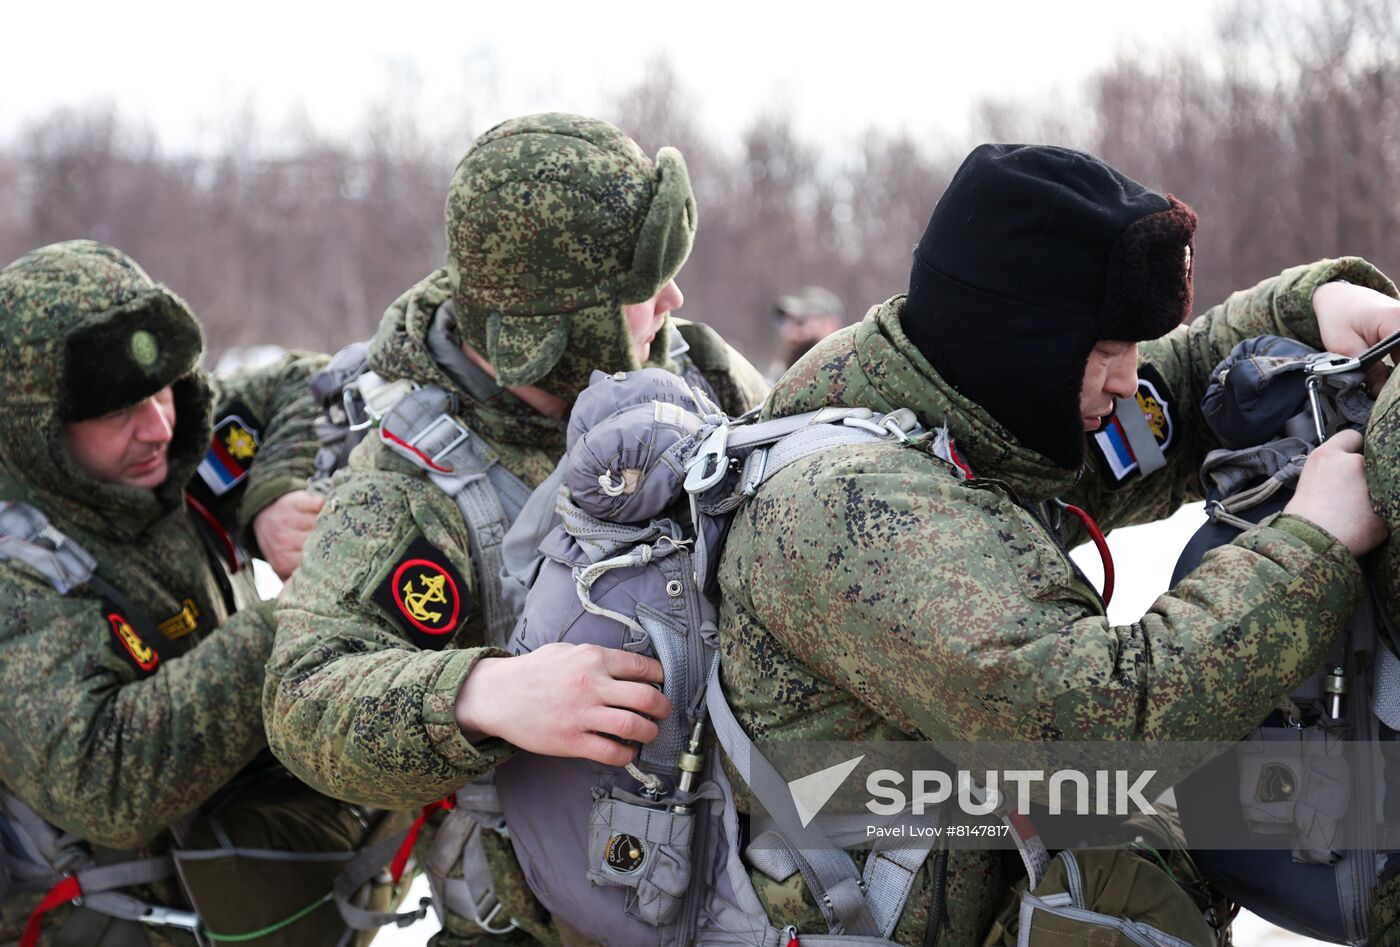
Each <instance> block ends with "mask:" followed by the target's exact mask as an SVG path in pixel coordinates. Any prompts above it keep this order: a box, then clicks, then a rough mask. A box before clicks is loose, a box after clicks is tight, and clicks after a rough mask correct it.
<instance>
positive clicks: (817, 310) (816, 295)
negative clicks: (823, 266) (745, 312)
mask: <svg viewBox="0 0 1400 947" xmlns="http://www.w3.org/2000/svg"><path fill="white" fill-rule="evenodd" d="M845 319H846V308H845V307H844V306H842V305H841V299H840V298H839V297H838V296H837V295H836V294H835V293H833V292H832V291H831V290H829V289H823V288H822V287H820V286H804V287H802V289H800V290H798V291H797V292H795V293H788V294H787V295H785V296H779V297H778V300H777V302H775V303H774V304H773V320H774V321H775V322H776V323H777V326H778V342H779V349H778V355H777V357H775V358H774V359H773V361H772V362H770V363H769V365H768V381H769V383H770V384H776V383H777V381H778V379H779V378H781V377H782V376H783V372H785V371H787V370H788V369H789V368H791V367H792V365H793V363H794V362H796V361H797V360H798V359H799V358H801V357H802V356H803V355H805V354H807V350H808V349H810V348H811V347H812V346H814V345H816V344H817V343H818V342H820V341H821V340H822V339H824V338H826V337H827V336H829V335H831V333H833V332H835V331H836V330H837V329H839V328H841V324H842V323H843V322H844V321H845Z"/></svg>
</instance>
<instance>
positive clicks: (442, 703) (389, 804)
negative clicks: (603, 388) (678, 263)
mask: <svg viewBox="0 0 1400 947" xmlns="http://www.w3.org/2000/svg"><path fill="white" fill-rule="evenodd" d="M440 309H443V310H444V311H446V312H452V311H453V302H452V288H451V284H450V282H449V280H448V278H447V275H446V273H445V271H442V270H439V271H438V272H436V273H435V274H433V275H432V276H430V277H429V278H428V279H426V280H424V281H423V282H421V283H419V284H418V285H417V286H415V287H413V288H412V289H411V290H409V291H408V292H407V293H406V294H405V295H404V296H403V297H401V298H400V299H399V300H398V301H397V302H395V303H394V305H393V306H391V307H390V309H389V311H388V312H387V313H385V316H384V321H383V323H382V324H381V325H380V328H379V332H378V334H377V335H376V336H375V338H374V341H373V343H372V344H371V347H370V368H371V369H373V370H374V371H375V372H377V373H379V374H380V375H382V376H384V377H385V378H389V379H394V378H409V379H412V380H414V381H416V382H419V383H422V384H433V385H439V386H442V387H443V388H445V389H447V390H448V391H451V392H453V393H454V395H455V396H456V398H457V403H458V406H459V409H458V413H457V417H458V419H459V420H460V421H461V422H462V423H463V424H464V425H465V426H466V427H468V428H469V429H471V430H472V431H473V432H475V433H476V434H478V435H479V436H480V438H481V440H482V441H483V442H484V443H485V444H486V445H487V446H488V447H489V448H490V449H491V450H492V451H493V452H494V453H495V455H496V456H497V457H498V458H499V460H500V462H501V463H502V464H503V465H504V466H505V467H506V468H507V469H508V470H510V471H511V472H512V473H514V474H515V475H516V476H518V477H519V478H521V479H522V480H523V481H525V482H526V483H527V484H529V485H531V486H535V485H537V484H539V483H540V481H542V480H544V479H545V478H546V477H547V476H548V475H549V474H550V473H551V472H553V470H554V467H555V465H556V463H557V462H558V459H559V457H560V456H561V455H562V454H563V453H564V440H565V422H563V421H556V420H553V419H550V418H547V417H544V416H543V415H541V414H539V413H538V412H536V411H535V410H534V409H533V408H531V407H529V406H528V405H526V404H525V403H524V402H523V401H521V400H520V399H519V398H517V397H515V396H514V395H512V394H510V393H509V392H507V391H506V390H505V389H503V388H497V389H496V390H495V392H494V394H493V395H492V396H491V397H490V398H488V399H487V400H485V401H478V400H476V399H475V398H474V397H473V396H472V395H471V394H470V393H468V392H467V391H465V390H464V389H463V388H462V387H461V386H460V385H459V384H457V383H456V382H454V381H453V380H452V378H451V377H450V376H449V375H448V374H447V373H446V372H445V371H444V370H443V368H442V367H441V366H440V365H438V364H437V363H436V362H435V361H434V360H433V357H432V355H431V353H430V352H429V350H428V348H427V344H426V341H425V340H426V338H427V335H428V330H429V328H430V327H431V326H432V325H433V322H434V317H435V315H436V314H437V313H438V312H439V310H440ZM667 323H668V325H670V326H674V327H675V329H676V331H678V332H679V333H680V334H681V335H682V336H683V338H684V339H685V340H686V341H687V342H688V343H689V345H690V351H689V352H688V353H687V355H686V359H687V360H688V361H689V362H690V363H691V365H692V366H693V369H692V370H698V371H699V373H700V375H701V376H703V378H704V380H705V381H706V382H708V383H709V385H710V387H711V388H712V389H713V390H714V391H715V393H716V396H717V397H718V398H719V400H720V403H721V406H722V407H724V408H725V409H726V410H727V411H731V412H734V413H739V412H741V411H744V410H747V409H749V408H751V407H753V406H755V405H757V404H758V403H759V402H761V401H762V399H763V397H764V395H765V394H766V393H767V385H766V384H765V383H764V382H763V380H762V377H761V376H760V375H759V374H758V372H757V370H756V369H754V368H753V366H752V365H750V364H749V363H748V362H747V361H746V360H744V358H743V357H742V356H741V355H739V354H738V353H737V352H735V351H733V350H732V349H730V348H729V347H728V346H727V345H725V344H724V342H723V341H722V340H721V339H720V338H719V336H718V335H717V334H716V333H714V332H713V331H712V330H710V329H708V328H707V327H705V326H702V325H698V324H693V323H685V322H682V321H681V320H678V319H668V320H667ZM453 331H454V332H455V331H456V330H455V329H454V330H453ZM664 335H665V333H658V334H657V336H656V340H655V341H654V342H653V344H652V351H653V352H654V353H656V355H655V357H654V358H653V359H652V362H651V364H655V365H658V366H663V367H668V368H670V369H671V370H680V369H682V368H683V367H684V366H682V365H678V364H676V363H675V362H673V361H671V359H670V358H669V356H668V354H667V353H666V351H665V350H664V349H662V348H661V347H660V343H661V340H662V338H663V337H664ZM423 540H426V541H427V542H429V543H431V544H432V545H433V546H434V547H436V548H437V549H438V550H440V551H441V552H442V554H444V555H445V556H446V557H447V559H448V561H449V564H450V565H451V566H452V567H453V568H454V571H456V572H457V573H459V574H460V575H461V576H462V577H463V579H464V580H465V583H466V585H467V589H466V593H467V594H466V595H465V596H464V600H465V599H467V598H469V599H470V600H472V601H480V598H481V597H480V595H479V594H478V587H477V583H478V582H480V581H481V577H480V576H479V575H478V574H477V573H476V571H475V570H474V569H473V566H472V551H471V544H470V539H469V536H468V533H467V527H466V524H465V523H464V522H463V520H462V517H461V514H460V512H459V511H458V509H457V506H456V503H455V502H454V501H453V500H452V499H451V498H449V497H448V496H447V495H446V494H444V493H443V492H442V491H441V490H440V489H439V488H438V487H437V486H435V485H434V484H433V483H432V482H431V481H430V480H428V479H427V478H426V477H425V476H424V474H423V472H422V471H421V470H420V469H419V468H418V467H416V466H414V465H413V464H411V463H410V462H409V461H407V460H405V459H404V458H402V457H400V456H399V455H397V454H395V453H393V452H392V451H390V450H389V449H388V448H387V447H386V446H385V445H384V444H383V443H382V442H381V441H380V440H379V438H378V437H368V438H366V439H365V440H364V441H363V442H362V443H361V444H360V446H359V447H358V448H356V449H355V451H354V452H353V453H352V454H351V456H350V464H349V466H348V467H347V468H346V469H345V470H343V471H341V472H340V473H338V474H337V475H336V477H335V479H334V481H333V489H332V492H331V494H330V496H329V498H328V500H327V505H326V509H325V510H324V511H323V512H322V513H321V515H320V517H319V519H318V520H317V524H316V529H315V531H314V532H313V533H312V535H311V538H310V540H309V541H308V542H307V546H306V549H305V552H304V555H303V559H302V563H301V566H300V567H299V568H298V570H297V572H296V574H295V575H293V576H292V579H291V581H290V582H289V583H288V585H287V587H286V589H285V590H284V591H283V593H282V596H281V598H280V599H279V601H278V610H277V641H276V645H275V647H274V649H273V654H272V657H271V659H270V661H269V664H268V678H267V684H266V688H265V691H264V701H263V710H264V714H265V717H266V724H267V732H268V740H269V743H270V745H271V746H272V749H273V752H274V753H275V754H276V755H277V756H278V758H279V759H281V760H282V761H283V762H284V763H285V764H286V765H287V767H288V768H289V769H291V770H292V771H293V772H294V773H296V774H297V775H298V776H299V777H300V778H302V779H303V780H305V781H306V782H307V783H309V784H310V785H312V786H314V787H316V788H317V789H320V790H321V791H323V792H326V793H329V794H331V795H334V796H337V797H339V798H342V799H348V800H351V801H355V802H360V803H364V804H367V805H373V806H379V807H383V808H390V809H406V808H415V807H418V806H422V805H424V804H426V803H429V802H432V801H434V800H436V799H439V798H441V797H443V796H445V795H447V794H448V793H451V792H452V791H454V790H456V789H457V788H458V787H460V786H462V785H463V784H465V783H467V782H468V781H470V780H471V779H473V778H475V777H476V776H478V775H480V774H481V773H483V772H485V771H486V770H488V769H490V768H491V767H492V766H494V765H495V764H496V763H498V762H500V761H501V760H502V759H504V758H505V757H506V755H507V754H508V753H509V752H510V750H509V748H508V747H507V746H506V745H504V744H502V743H500V742H499V741H494V740H493V741H486V742H485V743H483V744H481V745H480V746H474V745H472V744H471V743H470V742H469V741H468V740H467V739H466V737H465V736H463V735H462V733H461V731H460V730H459V729H458V727H457V722H456V715H455V709H454V708H455V703H456V698H457V694H458V692H459V691H460V690H461V688H462V684H463V682H464V681H465V680H466V678H467V675H468V674H469V673H471V669H472V666H473V664H474V663H475V662H476V661H477V660H478V659H479V658H481V657H483V656H491V655H501V656H503V655H504V652H497V651H492V650H490V649H487V648H484V647H482V642H483V640H484V633H483V627H484V626H483V618H482V616H481V615H480V614H476V615H473V616H471V617H469V618H468V619H467V620H466V623H465V624H464V625H463V626H462V627H461V629H460V630H459V631H458V632H457V634H456V636H455V638H454V640H453V642H452V643H451V644H449V645H448V647H447V649H446V650H442V651H431V650H419V648H418V646H417V645H415V644H414V643H413V642H412V641H410V640H409V638H408V637H407V635H406V633H405V631H404V630H403V629H402V627H401V626H400V625H399V624H397V623H395V621H394V620H393V618H392V616H391V615H390V614H389V613H388V612H387V611H386V610H385V609H384V608H383V607H382V605H381V604H380V603H377V602H376V601H375V598H374V593H375V590H376V589H378V588H379V587H380V586H381V585H382V584H383V583H384V580H385V578H386V576H388V574H389V572H390V570H392V569H393V568H394V567H395V566H396V564H397V563H399V562H400V560H401V559H402V558H403V556H404V554H405V551H406V550H407V549H408V548H409V547H410V546H411V545H413V544H414V543H415V542H421V541H423ZM493 581H494V579H493ZM432 831H433V827H432V826H431V825H430V826H429V827H428V829H427V830H426V831H425V843H426V841H427V840H429V839H430V838H431V833H432ZM491 834H492V833H488V836H489V835H491ZM488 842H489V840H488ZM497 848H499V850H497ZM497 848H492V847H490V846H489V844H488V853H489V854H490V855H491V858H492V867H493V875H494V876H495V887H496V893H497V896H498V897H499V898H500V899H501V901H502V904H503V905H504V906H503V908H502V914H503V915H504V916H512V917H515V918H516V919H517V920H518V921H519V922H520V924H521V927H522V930H523V931H524V933H522V932H519V931H518V932H516V933H515V934H513V935H511V936H510V937H507V938H495V937H493V938H489V942H490V943H492V944H503V943H506V944H508V943H513V942H520V943H526V942H531V941H533V940H538V941H541V942H544V943H569V942H570V941H569V939H568V934H567V932H562V931H560V930H559V929H558V927H557V926H554V925H551V924H550V923H549V922H548V919H547V918H545V917H544V916H543V915H542V914H541V911H540V909H539V907H538V905H537V903H536V902H535V899H534V896H533V895H532V894H530V891H529V888H528V886H527V885H526V884H525V881H524V878H523V876H522V875H521V872H520V869H519V867H518V865H517V863H516V861H515V856H514V853H513V852H512V851H511V848H510V845H509V844H508V843H507V844H504V845H501V846H498V847H497ZM420 850H421V849H420ZM473 937H476V938H483V939H486V938H485V935H482V934H481V933H480V932H479V931H474V928H473V927H472V926H471V925H469V924H468V923H467V922H465V921H462V920H460V919H454V918H449V919H448V920H447V921H446V922H445V925H444V933H443V934H442V935H440V936H439V938H437V939H435V940H434V943H435V944H449V943H451V944H460V943H463V942H464V940H469V939H471V938H473Z"/></svg>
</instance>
